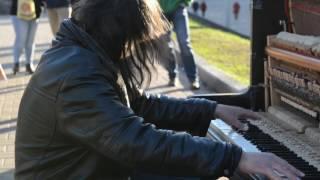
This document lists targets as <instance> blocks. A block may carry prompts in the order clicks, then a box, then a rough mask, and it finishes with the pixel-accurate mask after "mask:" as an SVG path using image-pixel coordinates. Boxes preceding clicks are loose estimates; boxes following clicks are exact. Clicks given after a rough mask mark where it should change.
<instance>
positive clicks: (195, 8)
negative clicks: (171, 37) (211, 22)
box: [192, 1, 200, 13]
mask: <svg viewBox="0 0 320 180" xmlns="http://www.w3.org/2000/svg"><path fill="white" fill-rule="evenodd" d="M199 6H200V5H199V2H198V1H195V2H193V3H192V9H193V12H194V13H198V10H199Z"/></svg>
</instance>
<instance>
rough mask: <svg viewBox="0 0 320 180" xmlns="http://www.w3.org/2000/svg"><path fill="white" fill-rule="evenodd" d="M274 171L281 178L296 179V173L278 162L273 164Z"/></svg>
mask: <svg viewBox="0 0 320 180" xmlns="http://www.w3.org/2000/svg"><path fill="white" fill-rule="evenodd" d="M274 170H275V173H277V174H278V175H279V176H280V177H282V178H288V179H290V180H291V179H292V180H296V179H298V175H296V174H295V173H294V172H292V171H291V170H290V169H289V168H288V166H282V165H280V164H276V165H275V166H274Z"/></svg>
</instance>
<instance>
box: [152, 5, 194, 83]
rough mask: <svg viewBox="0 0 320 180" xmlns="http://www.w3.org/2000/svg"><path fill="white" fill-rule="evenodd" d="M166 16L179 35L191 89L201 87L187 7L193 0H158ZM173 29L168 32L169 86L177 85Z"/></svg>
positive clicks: (167, 64)
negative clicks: (191, 40) (192, 45)
mask: <svg viewBox="0 0 320 180" xmlns="http://www.w3.org/2000/svg"><path fill="white" fill-rule="evenodd" d="M158 1H159V4H160V6H161V8H162V10H163V13H164V14H165V16H166V18H167V19H168V20H169V21H170V22H171V23H172V25H173V29H172V30H174V31H175V33H176V35H177V40H178V44H179V47H180V50H181V59H182V62H183V65H184V69H185V72H186V75H187V77H188V79H189V81H190V83H191V89H199V88H200V84H199V75H198V70H197V67H196V63H195V58H194V54H193V50H192V47H191V44H190V33H189V32H190V30H189V20H188V12H187V7H188V6H189V5H190V4H191V3H192V0H158ZM172 30H171V31H169V32H168V34H167V36H168V37H167V38H166V39H168V46H169V49H170V55H169V57H168V59H167V60H168V62H167V63H166V65H165V68H166V69H167V71H168V74H169V86H175V82H176V76H177V68H176V59H177V58H176V56H175V49H174V43H173V41H172V39H171V34H172Z"/></svg>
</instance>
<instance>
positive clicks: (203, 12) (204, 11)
mask: <svg viewBox="0 0 320 180" xmlns="http://www.w3.org/2000/svg"><path fill="white" fill-rule="evenodd" d="M200 9H201V12H202V16H205V15H206V11H207V4H206V3H205V2H204V1H203V2H202V3H201V5H200Z"/></svg>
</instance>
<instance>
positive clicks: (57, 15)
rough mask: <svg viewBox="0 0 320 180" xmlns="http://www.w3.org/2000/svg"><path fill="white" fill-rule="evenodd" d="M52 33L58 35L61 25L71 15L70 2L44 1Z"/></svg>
mask: <svg viewBox="0 0 320 180" xmlns="http://www.w3.org/2000/svg"><path fill="white" fill-rule="evenodd" d="M44 1H45V3H46V7H47V10H48V18H49V22H50V27H51V30H52V33H53V34H54V35H56V33H57V32H58V30H59V27H60V24H61V23H62V21H63V20H64V19H67V18H69V17H70V15H71V7H70V0H44Z"/></svg>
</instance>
